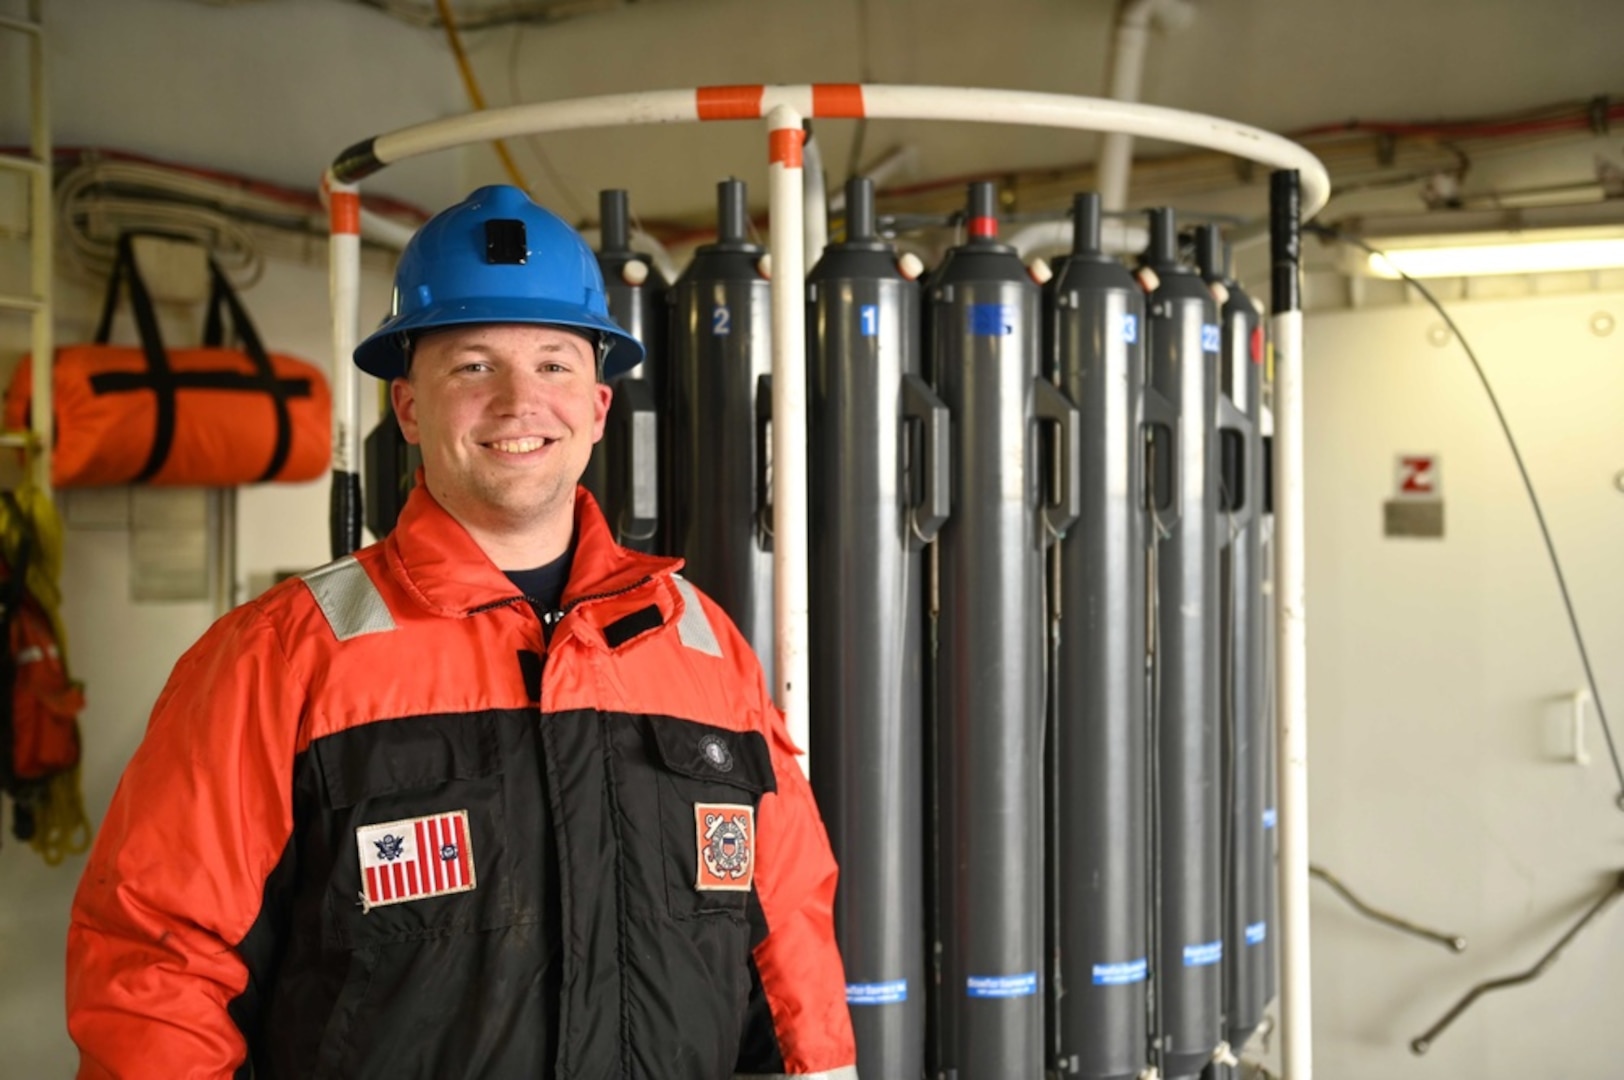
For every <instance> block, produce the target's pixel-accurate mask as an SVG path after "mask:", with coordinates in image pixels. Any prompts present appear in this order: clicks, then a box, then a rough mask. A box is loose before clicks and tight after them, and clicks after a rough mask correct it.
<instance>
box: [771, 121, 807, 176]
mask: <svg viewBox="0 0 1624 1080" xmlns="http://www.w3.org/2000/svg"><path fill="white" fill-rule="evenodd" d="M805 141H806V132H804V131H802V130H801V129H800V128H775V129H774V130H772V131H769V132H768V133H767V164H769V165H782V166H784V167H785V168H787V169H799V168H800V167H801V146H802V144H804V143H805Z"/></svg>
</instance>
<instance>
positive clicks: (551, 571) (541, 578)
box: [503, 540, 575, 637]
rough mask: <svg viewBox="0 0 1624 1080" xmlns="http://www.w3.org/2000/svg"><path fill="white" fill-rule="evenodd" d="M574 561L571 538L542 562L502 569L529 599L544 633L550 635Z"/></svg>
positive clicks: (573, 548) (573, 543) (573, 542)
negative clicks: (549, 559) (558, 552)
mask: <svg viewBox="0 0 1624 1080" xmlns="http://www.w3.org/2000/svg"><path fill="white" fill-rule="evenodd" d="M574 561H575V541H574V540H571V541H570V546H569V547H568V548H566V549H565V551H564V554H562V555H560V556H559V557H558V558H556V559H554V560H553V561H552V562H550V563H548V564H547V565H546V566H537V567H534V568H532V569H529V570H504V571H503V573H505V574H507V577H508V580H509V581H511V582H513V584H514V586H515V587H516V588H517V589H518V590H519V591H520V592H521V593H523V594H524V598H525V599H526V600H528V601H530V606H531V607H533V608H535V609H536V615H537V616H538V617H539V618H540V619H541V624H542V625H543V626H545V627H546V628H547V631H548V636H549V637H550V636H551V635H552V623H553V621H554V620H556V618H557V616H558V608H559V604H560V602H561V601H562V600H563V599H564V585H565V583H566V582H568V581H569V578H570V564H571V563H573V562H574Z"/></svg>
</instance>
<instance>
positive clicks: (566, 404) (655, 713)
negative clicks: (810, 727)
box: [68, 187, 856, 1080]
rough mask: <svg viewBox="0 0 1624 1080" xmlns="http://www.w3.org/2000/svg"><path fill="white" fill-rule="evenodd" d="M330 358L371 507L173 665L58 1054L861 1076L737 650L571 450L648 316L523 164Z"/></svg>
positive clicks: (434, 245)
mask: <svg viewBox="0 0 1624 1080" xmlns="http://www.w3.org/2000/svg"><path fill="white" fill-rule="evenodd" d="M395 285H396V287H395V304H394V311H393V312H392V314H391V316H390V317H389V318H388V319H387V320H386V321H385V322H384V323H383V325H382V326H381V327H380V328H379V329H378V331H377V332H376V333H374V334H372V335H371V336H370V337H369V338H367V340H366V341H364V342H362V343H361V345H360V347H359V348H357V349H356V353H355V360H356V363H357V364H358V365H360V367H361V368H362V369H363V370H365V371H367V372H370V373H371V374H374V375H377V376H380V377H383V378H387V379H390V380H391V384H390V392H391V396H392V400H393V403H394V407H395V411H396V414H397V416H398V417H399V420H400V424H401V429H402V431H403V432H404V433H405V436H406V438H407V439H408V440H409V441H411V442H413V443H416V444H418V445H419V446H420V447H421V448H422V452H423V470H422V473H421V474H420V477H419V483H418V486H417V488H416V490H414V491H413V493H412V495H411V497H410V499H409V500H408V502H407V505H406V507H405V509H404V511H403V512H402V515H401V518H400V521H399V523H398V524H397V526H396V528H395V530H394V532H393V533H391V534H390V536H389V537H388V538H387V539H386V540H384V541H383V542H382V543H379V544H374V545H372V546H371V547H369V548H366V549H364V550H362V551H360V552H358V553H357V554H356V555H355V556H353V557H351V558H345V559H340V560H338V561H337V562H335V563H332V564H330V565H329V566H326V567H323V568H321V569H319V570H315V571H312V572H310V573H308V574H306V575H304V576H303V578H302V579H301V580H298V581H294V582H288V583H285V584H284V585H282V586H280V587H278V588H276V589H273V590H272V591H270V592H268V593H267V594H265V596H263V597H261V598H260V599H258V600H256V601H254V602H252V603H250V604H246V605H244V606H243V607H241V608H239V609H237V610H236V611H234V612H232V613H230V614H229V615H227V616H226V617H225V618H223V619H221V620H220V621H219V622H218V623H216V624H215V626H214V627H212V628H211V629H210V630H209V632H208V633H207V634H206V635H205V636H204V637H203V639H202V640H201V641H200V642H199V643H198V644H197V645H196V646H194V647H193V648H192V649H191V650H190V651H189V652H188V653H187V654H186V655H185V656H184V657H183V658H182V659H181V661H180V662H179V664H177V665H176V668H175V671H174V674H173V675H172V676H171V678H170V681H169V685H168V686H167V687H166V688H165V690H164V692H163V694H162V696H160V698H159V700H158V703H157V706H156V707H155V709H154V712H153V717H152V722H151V726H150V727H149V730H148V733H147V737H146V739H145V741H144V742H143V743H142V745H141V747H140V749H139V750H138V751H137V752H136V755H135V757H134V758H133V759H132V760H131V762H130V765H129V768H128V769H127V770H126V772H125V774H124V777H123V780H122V781H121V783H120V785H119V790H118V792H117V794H116V795H115V796H114V799H113V804H112V806H111V808H110V809H109V811H108V815H107V820H106V822H105V823H104V824H103V826H102V828H101V832H100V836H99V837H98V840H97V844H96V848H95V850H94V852H93V853H92V855H91V858H90V862H89V865H88V866H87V868H86V871H85V876H84V880H83V881H82V883H81V884H80V888H79V893H78V896H77V897H76V899H75V902H74V910H73V922H72V927H71V929H70V932H69V941H68V964H69V974H68V1009H69V1016H68V1026H69V1030H70V1032H71V1033H72V1035H73V1037H74V1039H75V1040H76V1041H77V1043H78V1044H79V1047H80V1050H81V1061H82V1064H81V1069H80V1075H81V1076H82V1077H101V1076H119V1077H123V1078H139V1077H154V1078H156V1077H163V1078H166V1080H168V1078H173V1077H182V1076H184V1077H223V1076H230V1075H236V1076H247V1075H249V1073H250V1069H251V1070H252V1075H254V1076H255V1077H257V1078H259V1080H270V1078H280V1077H300V1078H304V1077H329V1076H330V1077H345V1078H351V1077H374V1076H379V1077H382V1076H388V1077H391V1078H394V1077H435V1078H442V1077H476V1076H477V1077H503V1078H505V1077H521V1076H539V1077H558V1078H561V1080H562V1078H566V1077H568V1078H582V1080H585V1078H600V1077H601V1078H610V1077H614V1078H622V1077H624V1078H639V1080H642V1078H648V1080H690V1078H691V1080H718V1078H726V1077H728V1076H730V1075H733V1074H734V1073H735V1072H738V1073H741V1074H753V1075H774V1076H805V1077H814V1076H815V1077H826V1078H841V1080H851V1078H854V1077H855V1076H856V1070H855V1067H854V1066H853V1065H852V1063H853V1062H854V1061H855V1057H856V1055H855V1051H854V1047H853V1042H852V1035H851V1028H850V1020H849V1016H848V1014H847V1011H846V1004H845V986H844V976H843V974H842V969H841V964H840V958H839V956H838V953H837V951H836V948H835V945H834V935H833V925H832V918H831V905H832V899H833V894H834V888H835V867H834V862H833V859H832V858H831V856H830V853H829V848H828V843H827V840H826V839H825V836H824V833H823V827H822V825H821V823H820V821H819V820H818V816H817V811H816V809H815V806H814V804H813V802H812V798H811V795H810V790H809V788H808V786H807V784H806V782H805V780H804V779H803V778H802V776H801V773H800V770H799V768H798V767H797V765H796V763H795V761H794V754H795V749H794V747H793V746H792V745H791V743H790V741H789V739H788V736H787V735H786V733H785V730H784V726H783V720H782V717H781V716H780V715H779V713H778V712H777V710H776V709H775V708H774V706H773V704H772V702H771V700H770V698H769V697H768V694H767V691H766V688H765V686H764V684H763V680H762V677H761V672H760V667H759V665H758V664H757V662H756V661H755V659H754V658H753V656H752V655H751V653H750V650H749V647H748V645H747V644H746V643H745V642H744V640H743V639H742V637H741V636H740V635H739V633H738V631H737V630H736V629H735V628H734V626H733V624H732V623H731V622H730V621H728V619H727V617H726V616H725V615H724V614H723V613H722V612H721V611H720V609H718V608H717V607H716V606H715V605H714V604H713V603H712V602H711V601H710V600H709V599H708V598H706V597H704V596H701V595H700V594H699V593H698V592H697V591H696V590H695V589H694V588H693V586H691V585H689V584H688V583H687V582H685V581H684V580H683V579H681V578H680V577H678V576H677V575H676V570H677V568H678V565H679V563H678V562H677V561H676V560H672V559H664V558H656V557H653V556H646V555H640V554H637V553H635V552H631V551H627V550H625V549H623V548H620V547H618V546H617V545H615V544H614V543H613V541H612V540H611V538H610V535H609V531H608V529H607V527H606V525H605V523H604V521H603V518H602V517H601V515H600V514H599V512H598V510H597V507H596V506H595V505H594V504H593V502H592V499H591V497H590V496H589V495H587V494H586V493H585V492H584V491H583V490H579V489H578V488H577V485H576V481H577V480H578V479H579V477H580V475H581V473H582V471H583V469H584V468H585V466H586V462H587V458H588V456H589V454H590V452H591V448H592V444H593V443H594V442H595V441H596V440H597V439H598V438H600V437H601V435H602V433H603V427H604V418H605V414H606V412H607V410H608V406H609V399H610V389H609V387H608V386H607V385H605V384H604V382H603V381H602V379H603V377H604V375H605V374H606V373H607V375H609V376H613V375H615V374H617V373H619V372H621V371H624V370H625V369H626V368H628V367H630V366H632V365H633V364H635V363H637V362H638V360H640V359H641V356H642V350H641V347H640V346H639V345H638V344H637V342H636V341H635V340H634V339H632V338H631V337H629V336H628V335H627V334H625V333H624V332H623V331H622V330H621V329H620V328H619V327H617V326H616V325H615V324H614V323H613V322H612V321H611V320H610V319H609V318H608V314H607V311H606V309H605V305H604V297H603V284H602V280H601V278H600V277H599V274H598V270H597V266H596V263H595V261H594V259H593V257H592V254H591V252H590V251H589V250H588V249H587V247H586V246H585V244H584V243H582V241H581V239H580V237H579V236H578V235H576V234H575V232H574V231H573V230H571V229H570V228H569V227H568V226H567V225H565V224H564V223H563V222H562V221H561V220H559V219H558V218H556V217H554V216H553V215H552V214H550V213H548V212H547V211H545V210H543V209H541V208H540V207H538V206H536V205H535V204H534V203H532V202H530V200H529V199H528V198H526V197H525V196H524V194H523V193H522V192H520V191H518V190H517V189H514V188H507V187H489V188H483V189H481V190H479V191H477V192H475V193H474V194H473V195H472V196H470V197H469V198H468V199H467V200H466V201H464V202H463V203H460V204H458V205H457V206H455V207H452V208H451V209H449V210H447V211H445V212H443V213H442V214H440V215H438V216H436V217H435V218H434V219H433V220H432V221H430V222H429V223H428V224H427V225H425V226H424V227H423V228H422V230H420V231H419V233H418V234H417V235H416V236H415V237H414V238H413V240H412V242H411V243H410V245H408V247H407V249H406V251H405V252H404V253H403V255H402V258H401V262H400V267H399V269H398V271H397V274H396V282H395Z"/></svg>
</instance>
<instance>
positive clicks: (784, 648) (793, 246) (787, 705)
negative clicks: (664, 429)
mask: <svg viewBox="0 0 1624 1080" xmlns="http://www.w3.org/2000/svg"><path fill="white" fill-rule="evenodd" d="M804 137H805V133H804V132H803V131H802V130H801V114H800V113H799V112H797V111H796V110H794V109H792V108H790V107H789V106H787V105H780V106H778V107H776V108H774V109H773V110H772V111H771V112H770V113H768V115H767V144H768V150H767V161H768V165H767V177H768V191H769V197H770V200H771V202H770V204H769V211H768V212H769V216H770V224H769V239H768V244H769V250H770V251H771V253H772V311H773V437H772V455H773V459H772V469H773V617H774V619H775V620H776V626H775V633H774V637H773V642H774V650H773V669H774V671H775V673H776V674H777V677H778V686H777V694H778V705H779V707H780V708H781V709H783V710H784V716H785V720H786V721H787V723H788V726H789V735H790V738H791V739H793V740H794V741H795V745H797V746H799V747H801V748H803V749H804V748H806V746H807V745H808V734H809V726H810V725H809V719H810V711H811V710H810V708H809V705H808V700H809V698H808V691H809V689H810V685H809V684H810V681H811V673H810V661H809V657H808V643H809V641H810V637H811V635H810V621H811V597H810V593H809V585H808V580H807V567H808V564H809V562H810V559H811V551H810V545H809V542H808V539H807V531H806V524H807V522H806V505H807V463H806V457H807V437H806V431H807V424H806V236H805V233H804V232H803V228H804V216H805V214H804V212H805V201H804V200H805V193H804V191H803V190H802V186H801V178H802V139H803V138H804ZM801 767H802V769H809V764H808V761H807V758H806V756H805V755H803V756H802V757H801Z"/></svg>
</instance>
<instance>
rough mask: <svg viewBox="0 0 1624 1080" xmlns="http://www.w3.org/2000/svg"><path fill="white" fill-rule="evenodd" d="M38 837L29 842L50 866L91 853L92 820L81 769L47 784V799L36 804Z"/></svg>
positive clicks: (76, 769) (35, 823)
mask: <svg viewBox="0 0 1624 1080" xmlns="http://www.w3.org/2000/svg"><path fill="white" fill-rule="evenodd" d="M32 808H33V811H34V837H33V839H32V840H30V841H29V846H31V847H32V848H33V849H34V850H35V851H37V852H39V855H40V858H42V859H44V860H45V865H47V866H57V865H59V864H60V863H61V862H62V860H63V859H65V858H67V857H68V856H69V855H83V854H84V853H85V852H87V851H89V850H90V836H91V829H90V819H89V818H88V817H87V816H86V815H85V796H84V789H83V786H82V785H81V784H80V782H79V766H77V765H75V766H74V767H73V768H71V769H68V770H66V771H64V772H59V773H57V774H56V775H55V776H53V777H51V778H50V780H48V781H46V788H45V797H44V798H43V799H41V800H40V801H39V802H37V803H33V804H32Z"/></svg>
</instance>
